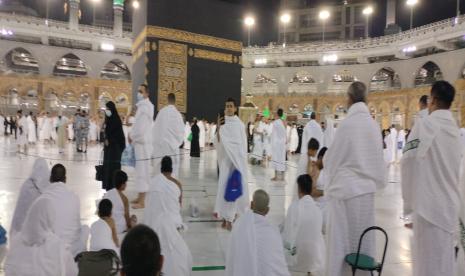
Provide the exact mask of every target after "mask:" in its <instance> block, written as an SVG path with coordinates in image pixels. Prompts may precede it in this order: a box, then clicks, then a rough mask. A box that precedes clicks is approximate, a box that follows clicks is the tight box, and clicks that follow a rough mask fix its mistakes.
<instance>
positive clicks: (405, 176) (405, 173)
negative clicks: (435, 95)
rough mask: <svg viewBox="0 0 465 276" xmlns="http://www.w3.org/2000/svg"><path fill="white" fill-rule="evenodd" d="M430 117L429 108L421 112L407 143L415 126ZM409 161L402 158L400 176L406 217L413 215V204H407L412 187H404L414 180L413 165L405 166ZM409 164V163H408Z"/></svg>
mask: <svg viewBox="0 0 465 276" xmlns="http://www.w3.org/2000/svg"><path fill="white" fill-rule="evenodd" d="M428 116H429V111H428V109H427V108H425V109H422V110H420V111H419V112H418V113H417V115H416V117H415V122H414V124H413V126H412V130H411V132H410V135H409V138H408V139H407V141H406V143H408V142H410V141H411V140H412V139H411V137H412V133H414V132H416V130H415V126H416V125H419V124H421V121H422V120H423V119H425V118H427V117H428ZM406 160H408V158H404V157H403V156H402V159H401V160H400V176H401V178H400V179H401V183H402V185H401V188H402V200H403V203H404V208H403V215H404V217H408V216H409V215H411V212H412V207H411V203H408V202H406V200H408V199H410V198H411V197H412V195H411V194H410V192H411V189H410V186H411V185H404V184H403V183H411V182H412V181H413V180H412V179H411V177H412V174H411V173H410V172H409V171H410V170H411V169H412V165H408V164H404V163H405V162H406ZM407 163H408V161H407Z"/></svg>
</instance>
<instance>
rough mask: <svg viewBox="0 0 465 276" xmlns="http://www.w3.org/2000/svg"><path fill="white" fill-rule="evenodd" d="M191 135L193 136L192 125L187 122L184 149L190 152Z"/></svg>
mask: <svg viewBox="0 0 465 276" xmlns="http://www.w3.org/2000/svg"><path fill="white" fill-rule="evenodd" d="M189 135H191V125H190V124H189V122H186V124H185V126H184V149H185V150H189V149H191V141H189V140H188V139H189Z"/></svg>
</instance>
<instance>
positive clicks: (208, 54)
mask: <svg viewBox="0 0 465 276" xmlns="http://www.w3.org/2000/svg"><path fill="white" fill-rule="evenodd" d="M194 57H196V58H201V59H208V60H213V61H219V62H226V63H233V55H231V54H225V53H219V52H213V51H208V50H202V49H194Z"/></svg>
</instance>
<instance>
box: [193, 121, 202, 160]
mask: <svg viewBox="0 0 465 276" xmlns="http://www.w3.org/2000/svg"><path fill="white" fill-rule="evenodd" d="M191 132H192V141H191V157H200V144H199V134H200V128H199V126H197V119H194V124H193V125H192V127H191Z"/></svg>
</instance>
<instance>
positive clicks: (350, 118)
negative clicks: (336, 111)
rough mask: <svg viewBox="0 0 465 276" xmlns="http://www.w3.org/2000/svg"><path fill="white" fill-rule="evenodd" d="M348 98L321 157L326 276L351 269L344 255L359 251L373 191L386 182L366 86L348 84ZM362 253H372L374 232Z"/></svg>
mask: <svg viewBox="0 0 465 276" xmlns="http://www.w3.org/2000/svg"><path fill="white" fill-rule="evenodd" d="M347 96H348V97H347V99H348V108H349V110H348V114H347V117H346V119H345V120H344V121H342V122H341V124H340V125H339V128H338V131H337V132H336V135H335V137H334V141H333V144H332V146H331V148H330V149H329V150H328V152H327V154H326V156H325V158H324V164H325V171H326V173H327V175H328V178H329V181H328V183H327V187H325V196H326V197H327V200H328V209H329V214H328V215H329V218H328V225H327V229H326V234H327V240H328V242H327V245H328V247H327V259H326V264H327V266H326V269H327V272H326V275H327V276H341V275H348V273H350V269H349V267H348V266H347V265H345V264H344V257H345V256H346V254H349V253H352V252H356V251H357V246H358V241H359V239H360V236H361V234H362V233H363V231H364V230H365V229H366V228H368V227H370V226H373V225H374V224H375V202H374V201H375V192H376V190H377V189H379V188H383V187H384V186H385V183H386V182H385V178H384V175H385V163H384V158H383V143H382V138H381V130H380V128H379V126H378V124H377V123H376V122H375V121H374V120H373V118H372V117H371V115H370V111H369V110H368V107H367V105H366V96H367V89H366V86H365V84H363V83H361V82H354V83H352V85H351V86H350V87H349V89H348V93H347ZM361 252H362V253H363V254H367V255H370V256H373V255H374V253H375V240H374V237H373V236H372V235H368V236H367V237H366V239H365V240H364V243H363V245H362V249H361ZM357 274H359V273H357ZM361 275H362V274H361Z"/></svg>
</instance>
